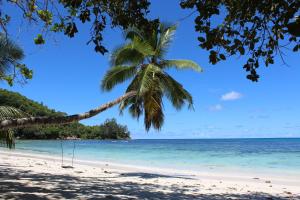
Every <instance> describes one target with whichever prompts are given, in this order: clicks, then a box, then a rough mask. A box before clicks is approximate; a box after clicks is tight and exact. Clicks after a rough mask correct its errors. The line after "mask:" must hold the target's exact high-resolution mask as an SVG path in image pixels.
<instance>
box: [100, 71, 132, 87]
mask: <svg viewBox="0 0 300 200" xmlns="http://www.w3.org/2000/svg"><path fill="white" fill-rule="evenodd" d="M136 70H137V66H114V67H112V68H110V69H109V70H108V71H107V73H106V74H105V76H104V78H103V80H102V82H101V88H102V90H104V91H110V90H111V89H113V88H114V87H115V86H116V85H117V84H119V83H123V82H124V81H126V80H128V79H130V78H131V77H133V76H134V75H135V74H136Z"/></svg>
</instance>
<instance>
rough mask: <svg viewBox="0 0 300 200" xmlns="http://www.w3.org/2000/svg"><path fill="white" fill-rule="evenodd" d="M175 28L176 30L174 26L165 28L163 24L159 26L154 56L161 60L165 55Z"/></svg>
mask: <svg viewBox="0 0 300 200" xmlns="http://www.w3.org/2000/svg"><path fill="white" fill-rule="evenodd" d="M176 28H177V27H176V25H173V26H167V27H166V26H165V25H163V24H162V25H160V35H159V39H158V44H157V47H156V56H158V57H160V58H161V57H163V56H164V55H165V53H166V52H167V50H168V49H169V46H170V44H171V42H172V40H173V37H174V35H175V31H176Z"/></svg>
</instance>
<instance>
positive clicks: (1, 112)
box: [0, 106, 29, 120]
mask: <svg viewBox="0 0 300 200" xmlns="http://www.w3.org/2000/svg"><path fill="white" fill-rule="evenodd" d="M28 116H29V115H28V114H27V113H25V112H23V111H21V110H19V109H17V108H14V107H11V106H0V120H6V119H15V118H21V117H28Z"/></svg>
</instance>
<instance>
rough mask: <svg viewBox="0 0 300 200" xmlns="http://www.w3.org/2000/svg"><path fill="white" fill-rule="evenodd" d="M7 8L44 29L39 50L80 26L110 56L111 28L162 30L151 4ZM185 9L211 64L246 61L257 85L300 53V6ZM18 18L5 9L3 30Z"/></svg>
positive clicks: (185, 0)
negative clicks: (54, 35) (51, 35)
mask: <svg viewBox="0 0 300 200" xmlns="http://www.w3.org/2000/svg"><path fill="white" fill-rule="evenodd" d="M7 2H8V4H12V5H14V6H15V7H17V8H19V10H20V11H21V12H22V16H23V17H24V18H25V19H26V20H27V21H29V22H30V23H36V24H38V25H39V26H38V27H41V26H42V31H41V32H42V33H40V34H39V35H38V36H36V37H35V39H34V41H35V43H36V44H38V45H40V44H44V43H45V39H44V36H46V35H47V33H48V32H49V31H51V32H63V33H64V34H65V35H67V36H68V37H70V38H72V37H74V36H75V35H76V34H78V33H79V32H80V31H81V30H79V28H78V24H80V23H82V24H89V25H90V38H89V39H88V44H89V43H93V44H94V46H95V48H94V49H95V51H96V52H99V53H101V54H104V53H105V52H107V49H106V48H105V46H103V32H104V30H105V28H106V27H107V26H111V27H121V28H122V29H123V30H124V29H127V28H128V27H133V26H134V27H138V28H139V29H143V30H144V31H145V32H147V31H150V32H151V30H152V29H154V30H155V29H156V27H157V25H158V24H159V20H158V19H155V20H149V19H148V18H147V17H148V13H149V6H150V1H149V0H113V1H112V0H104V1H95V0H75V1H74V0H61V1H49V0H28V1H21V0H8V1H7ZM172 3H173V2H172ZM3 4H4V3H3ZM1 6H3V5H1ZM4 6H5V5H4ZM180 6H181V8H182V9H192V10H193V12H192V13H191V14H193V13H198V16H197V17H196V18H195V31H196V32H198V33H199V36H198V41H199V43H200V44H199V46H200V48H202V49H205V50H207V51H209V52H210V54H209V61H210V62H211V63H212V64H217V63H218V62H220V61H223V60H226V59H227V58H228V57H231V56H237V57H245V58H246V61H245V64H244V66H243V68H244V69H245V70H246V72H247V78H248V79H250V80H252V81H258V79H259V75H258V73H257V69H258V68H259V66H261V65H265V66H269V65H271V64H274V62H275V57H276V56H279V57H280V58H281V59H282V61H283V62H284V64H285V61H284V50H286V49H292V50H293V51H294V52H297V51H299V49H300V39H299V37H300V17H298V16H297V15H300V10H299V8H300V2H299V0H278V1H272V0H268V1H260V0H245V1H240V0H231V1H229V0H215V1H207V0H181V1H180ZM12 16H13V14H11V13H6V10H4V9H3V7H0V27H1V28H2V30H3V32H5V33H7V32H8V31H7V27H8V23H9V21H10V20H11V17H12ZM189 16H191V15H189ZM14 17H15V16H14Z"/></svg>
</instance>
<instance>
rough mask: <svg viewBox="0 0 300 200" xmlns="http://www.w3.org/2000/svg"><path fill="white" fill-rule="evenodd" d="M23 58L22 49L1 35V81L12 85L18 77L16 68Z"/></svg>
mask: <svg viewBox="0 0 300 200" xmlns="http://www.w3.org/2000/svg"><path fill="white" fill-rule="evenodd" d="M23 58H24V52H23V50H22V49H21V47H19V46H18V45H17V44H15V43H14V42H13V41H11V40H10V39H9V38H7V37H6V36H5V35H4V34H1V33H0V80H5V81H7V82H8V83H9V84H11V83H12V81H13V79H14V78H15V77H14V76H15V75H16V74H15V67H16V66H17V64H18V63H19V62H20V61H21V60H22V59H23ZM9 73H11V74H9Z"/></svg>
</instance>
